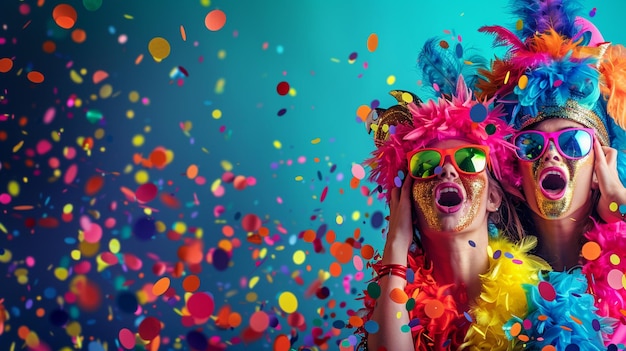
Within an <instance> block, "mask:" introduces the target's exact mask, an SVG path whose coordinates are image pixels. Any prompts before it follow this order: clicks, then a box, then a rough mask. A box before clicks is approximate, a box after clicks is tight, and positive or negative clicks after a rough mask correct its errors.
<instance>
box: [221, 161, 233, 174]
mask: <svg viewBox="0 0 626 351" xmlns="http://www.w3.org/2000/svg"><path fill="white" fill-rule="evenodd" d="M220 165H221V166H222V169H223V170H225V171H226V172H230V171H232V170H233V164H232V163H230V161H226V160H222V162H220Z"/></svg>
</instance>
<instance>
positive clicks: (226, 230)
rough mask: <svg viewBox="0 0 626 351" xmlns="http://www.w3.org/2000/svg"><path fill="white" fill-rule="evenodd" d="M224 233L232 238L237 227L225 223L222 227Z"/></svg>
mask: <svg viewBox="0 0 626 351" xmlns="http://www.w3.org/2000/svg"><path fill="white" fill-rule="evenodd" d="M222 234H224V236H226V237H229V238H230V237H231V236H233V235H235V229H233V227H231V226H229V225H225V226H223V227H222Z"/></svg>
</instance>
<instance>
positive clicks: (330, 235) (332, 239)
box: [326, 229, 337, 244]
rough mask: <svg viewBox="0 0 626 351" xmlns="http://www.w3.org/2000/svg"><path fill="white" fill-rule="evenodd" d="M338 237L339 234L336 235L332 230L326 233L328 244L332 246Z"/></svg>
mask: <svg viewBox="0 0 626 351" xmlns="http://www.w3.org/2000/svg"><path fill="white" fill-rule="evenodd" d="M336 237H337V234H335V231H334V230H332V229H331V230H329V231H328V232H327V233H326V242H327V243H329V244H332V243H333V242H335V238H336Z"/></svg>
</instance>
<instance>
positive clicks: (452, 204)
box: [435, 183, 463, 213]
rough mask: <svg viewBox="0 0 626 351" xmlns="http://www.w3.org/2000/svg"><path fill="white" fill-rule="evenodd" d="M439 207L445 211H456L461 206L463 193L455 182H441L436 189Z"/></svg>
mask: <svg viewBox="0 0 626 351" xmlns="http://www.w3.org/2000/svg"><path fill="white" fill-rule="evenodd" d="M435 200H436V205H437V208H438V209H439V210H440V211H441V212H444V213H454V212H456V211H458V210H459V209H460V208H461V204H462V203H463V193H462V192H461V188H460V187H459V186H458V185H457V184H455V183H444V184H439V185H438V186H437V188H436V189H435Z"/></svg>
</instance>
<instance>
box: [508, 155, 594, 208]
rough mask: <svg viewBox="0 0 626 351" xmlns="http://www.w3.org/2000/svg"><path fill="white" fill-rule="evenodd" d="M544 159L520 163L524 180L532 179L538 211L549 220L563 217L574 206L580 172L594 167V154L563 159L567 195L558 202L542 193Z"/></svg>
mask: <svg viewBox="0 0 626 351" xmlns="http://www.w3.org/2000/svg"><path fill="white" fill-rule="evenodd" d="M543 159H544V157H543V156H542V157H540V158H539V159H537V160H535V161H533V162H520V168H521V172H522V179H528V178H530V179H532V180H533V185H534V186H533V188H534V191H533V193H534V194H535V203H536V205H537V209H538V211H539V214H540V215H541V216H542V217H543V218H547V219H556V218H560V217H561V216H563V215H564V214H565V213H567V211H569V209H570V208H571V206H572V203H573V199H574V189H576V188H577V183H578V177H577V175H578V174H579V173H580V170H581V169H583V168H587V167H593V158H592V154H591V153H590V154H589V155H587V156H585V157H583V158H581V159H578V160H570V159H566V158H564V157H563V159H562V162H561V163H562V165H563V166H564V168H566V169H567V174H566V175H567V178H568V179H567V185H566V187H565V193H564V194H563V197H562V198H560V199H558V200H551V199H548V198H546V197H545V196H544V195H543V193H542V192H541V188H540V186H541V185H540V183H539V175H540V174H541V171H542V170H543V169H544V168H546V165H545V163H544V160H543ZM527 175H531V177H528V178H527Z"/></svg>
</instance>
